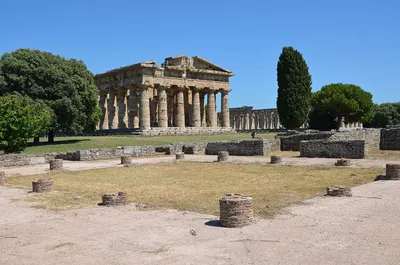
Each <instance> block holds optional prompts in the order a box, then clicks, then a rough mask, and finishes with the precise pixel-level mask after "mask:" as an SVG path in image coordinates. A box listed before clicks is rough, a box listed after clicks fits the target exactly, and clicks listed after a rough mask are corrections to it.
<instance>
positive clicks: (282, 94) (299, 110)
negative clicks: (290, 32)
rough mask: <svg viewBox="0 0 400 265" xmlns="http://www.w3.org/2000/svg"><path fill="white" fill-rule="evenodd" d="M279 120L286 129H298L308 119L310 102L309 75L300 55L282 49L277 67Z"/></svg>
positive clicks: (289, 49)
mask: <svg viewBox="0 0 400 265" xmlns="http://www.w3.org/2000/svg"><path fill="white" fill-rule="evenodd" d="M277 76H278V98H277V102H276V105H277V108H278V113H279V119H280V121H281V123H282V125H283V126H284V127H285V128H287V129H296V128H299V127H300V126H301V125H302V124H303V123H304V122H305V121H306V120H307V117H308V112H309V108H310V101H311V84H312V81H311V75H310V73H309V72H308V66H307V63H306V61H305V60H304V59H303V56H302V54H301V53H300V52H299V51H297V50H295V49H294V48H292V47H283V49H282V53H281V55H280V56H279V61H278V66H277Z"/></svg>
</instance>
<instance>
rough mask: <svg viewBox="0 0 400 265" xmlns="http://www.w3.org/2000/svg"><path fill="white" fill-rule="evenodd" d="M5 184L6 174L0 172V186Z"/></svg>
mask: <svg viewBox="0 0 400 265" xmlns="http://www.w3.org/2000/svg"><path fill="white" fill-rule="evenodd" d="M5 184H6V172H4V171H0V186H3V185H5Z"/></svg>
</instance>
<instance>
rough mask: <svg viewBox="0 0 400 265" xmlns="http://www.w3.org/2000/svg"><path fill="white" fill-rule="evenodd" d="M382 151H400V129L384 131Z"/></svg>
mask: <svg viewBox="0 0 400 265" xmlns="http://www.w3.org/2000/svg"><path fill="white" fill-rule="evenodd" d="M380 140H381V141H380V149H381V150H400V128H392V129H382V130H381V139H380Z"/></svg>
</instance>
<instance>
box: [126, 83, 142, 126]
mask: <svg viewBox="0 0 400 265" xmlns="http://www.w3.org/2000/svg"><path fill="white" fill-rule="evenodd" d="M128 109H129V111H128V128H139V109H138V97H137V94H136V90H135V89H134V88H131V89H130V90H129V101H128Z"/></svg>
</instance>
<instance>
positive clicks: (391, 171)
mask: <svg viewBox="0 0 400 265" xmlns="http://www.w3.org/2000/svg"><path fill="white" fill-rule="evenodd" d="M386 179H388V180H391V179H395V180H399V179H400V164H386Z"/></svg>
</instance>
